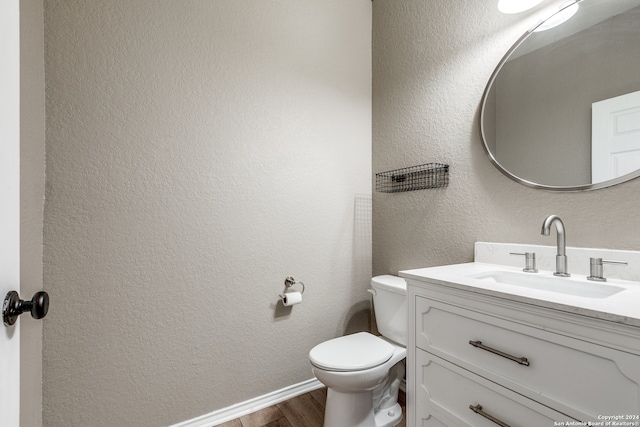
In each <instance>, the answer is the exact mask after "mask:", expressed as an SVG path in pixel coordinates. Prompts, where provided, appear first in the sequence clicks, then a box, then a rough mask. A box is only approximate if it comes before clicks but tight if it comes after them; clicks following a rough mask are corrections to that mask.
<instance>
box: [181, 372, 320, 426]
mask: <svg viewBox="0 0 640 427" xmlns="http://www.w3.org/2000/svg"><path fill="white" fill-rule="evenodd" d="M322 387H324V384H322V383H321V382H320V381H318V380H317V379H315V378H312V379H310V380H307V381H303V382H301V383H298V384H294V385H291V386H289V387H285V388H283V389H280V390H276V391H273V392H271V393H268V394H265V395H262V396H258V397H255V398H253V399H249V400H247V401H245V402H241V403H236V404H235V405H231V406H229V407H227V408H222V409H218V410H217V411H213V412H210V413H208V414H205V415H201V416H199V417H197V418H193V419H191V420H187V421H183V422H181V423H178V424H174V425H172V426H171V427H213V426H217V425H220V424H222V423H226V422H227V421H231V420H234V419H236V418H240V417H242V416H244V415H247V414H251V413H253V412H256V411H259V410H260V409H264V408H267V407H269V406H271V405H275V404H276V403H280V402H284V401H285V400H288V399H291V398H293V397H296V396H300V395H301V394H304V393H308V392H310V391H313V390H317V389H319V388H322Z"/></svg>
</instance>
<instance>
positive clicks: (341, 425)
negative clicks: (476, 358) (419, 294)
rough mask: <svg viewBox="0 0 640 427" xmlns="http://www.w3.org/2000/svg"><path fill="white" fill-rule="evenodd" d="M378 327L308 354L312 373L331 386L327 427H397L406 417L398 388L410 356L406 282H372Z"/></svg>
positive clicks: (390, 278)
mask: <svg viewBox="0 0 640 427" xmlns="http://www.w3.org/2000/svg"><path fill="white" fill-rule="evenodd" d="M371 286H372V289H370V292H371V293H372V294H373V300H374V309H375V310H376V319H377V324H378V330H379V331H380V332H381V333H382V335H383V336H375V335H373V334H370V333H368V332H359V333H356V334H352V335H346V336H343V337H339V338H334V339H331V340H329V341H325V342H323V343H320V344H318V345H317V346H315V347H314V348H313V349H311V351H310V352H309V361H310V362H311V366H312V371H313V374H314V375H315V376H316V378H317V379H318V380H319V381H320V382H322V383H323V384H324V385H326V386H327V389H328V390H327V403H326V405H325V419H324V427H392V426H394V425H396V424H398V423H399V422H400V421H401V419H402V409H401V407H400V405H399V404H398V389H399V387H400V384H401V382H402V379H403V377H404V372H405V369H404V363H403V359H404V358H405V357H406V354H407V350H406V334H407V310H406V308H407V305H406V282H405V281H404V280H403V279H401V278H399V277H395V276H377V277H374V278H373V279H372V280H371Z"/></svg>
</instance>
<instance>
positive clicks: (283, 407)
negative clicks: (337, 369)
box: [219, 388, 406, 427]
mask: <svg viewBox="0 0 640 427" xmlns="http://www.w3.org/2000/svg"><path fill="white" fill-rule="evenodd" d="M326 401H327V389H326V388H321V389H319V390H314V391H311V392H309V393H305V394H302V395H300V396H297V397H294V398H293V399H289V400H286V401H284V402H281V403H278V404H277V405H273V406H269V407H268V408H265V409H261V410H259V411H257V412H254V413H252V414H249V415H245V416H243V417H240V418H238V419H235V420H231V421H228V422H226V423H224V424H220V426H219V427H322V422H323V420H324V406H325V403H326ZM398 401H399V402H400V405H401V406H402V413H403V418H402V421H401V422H400V424H398V425H397V427H406V421H405V417H404V415H405V411H406V409H405V395H404V392H403V391H400V396H399V398H398Z"/></svg>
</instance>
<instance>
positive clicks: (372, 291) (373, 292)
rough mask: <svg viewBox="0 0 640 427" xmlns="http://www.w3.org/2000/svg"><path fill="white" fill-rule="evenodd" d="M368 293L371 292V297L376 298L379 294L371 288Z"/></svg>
mask: <svg viewBox="0 0 640 427" xmlns="http://www.w3.org/2000/svg"><path fill="white" fill-rule="evenodd" d="M367 292H369V293H370V294H371V295H373V296H376V295H377V292H376V290H375V289H373V288H371V289H367Z"/></svg>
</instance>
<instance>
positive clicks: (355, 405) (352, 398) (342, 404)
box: [324, 388, 402, 427]
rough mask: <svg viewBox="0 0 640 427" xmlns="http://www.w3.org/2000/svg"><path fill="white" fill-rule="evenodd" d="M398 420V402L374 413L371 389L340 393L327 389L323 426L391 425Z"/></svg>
mask: <svg viewBox="0 0 640 427" xmlns="http://www.w3.org/2000/svg"><path fill="white" fill-rule="evenodd" d="M400 420H402V408H401V407H400V405H399V404H398V403H396V404H395V405H394V406H392V407H391V408H387V409H381V410H380V411H378V412H377V413H374V410H373V402H372V392H371V390H367V391H363V392H361V393H340V392H338V391H335V390H332V389H331V388H329V389H327V403H326V407H325V412H324V427H392V426H394V425H396V424H398V423H399V422H400Z"/></svg>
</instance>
